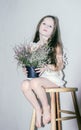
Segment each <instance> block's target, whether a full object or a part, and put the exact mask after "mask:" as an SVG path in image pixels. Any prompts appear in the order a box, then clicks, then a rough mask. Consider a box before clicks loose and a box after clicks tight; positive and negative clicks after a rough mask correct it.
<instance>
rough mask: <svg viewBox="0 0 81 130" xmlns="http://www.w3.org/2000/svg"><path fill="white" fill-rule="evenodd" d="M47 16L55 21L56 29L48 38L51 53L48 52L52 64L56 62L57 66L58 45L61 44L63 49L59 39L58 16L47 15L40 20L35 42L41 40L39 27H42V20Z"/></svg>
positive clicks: (60, 45)
mask: <svg viewBox="0 0 81 130" xmlns="http://www.w3.org/2000/svg"><path fill="white" fill-rule="evenodd" d="M45 18H52V19H53V21H54V29H53V32H52V35H51V37H50V38H49V39H48V47H49V48H50V49H49V53H48V58H50V60H51V64H54V65H55V66H57V59H56V48H57V46H59V47H61V49H63V47H62V44H61V43H60V42H59V41H58V23H57V18H56V17H55V16H52V15H47V16H44V17H43V18H42V19H41V20H40V21H39V23H38V25H37V29H36V33H35V36H34V39H33V42H36V43H37V42H38V41H39V40H40V37H39V28H40V25H41V23H42V21H43V20H44V19H45Z"/></svg>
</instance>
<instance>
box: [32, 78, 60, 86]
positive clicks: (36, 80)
mask: <svg viewBox="0 0 81 130" xmlns="http://www.w3.org/2000/svg"><path fill="white" fill-rule="evenodd" d="M30 82H31V84H32V85H34V83H35V84H37V85H38V86H42V87H43V88H54V87H58V86H57V85H56V84H55V83H53V82H51V81H50V80H48V79H47V78H43V77H40V78H34V79H32V80H30Z"/></svg>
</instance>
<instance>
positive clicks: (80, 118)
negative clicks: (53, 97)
mask: <svg viewBox="0 0 81 130" xmlns="http://www.w3.org/2000/svg"><path fill="white" fill-rule="evenodd" d="M71 94H72V99H73V104H74V109H75V113H76V116H77V123H78V128H79V130H81V117H80V113H79V108H78V104H77V98H76V94H75V92H71Z"/></svg>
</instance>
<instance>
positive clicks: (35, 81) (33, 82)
mask: <svg viewBox="0 0 81 130" xmlns="http://www.w3.org/2000/svg"><path fill="white" fill-rule="evenodd" d="M30 85H31V89H32V90H34V89H36V88H37V87H38V81H37V80H36V79H32V80H31V81H30Z"/></svg>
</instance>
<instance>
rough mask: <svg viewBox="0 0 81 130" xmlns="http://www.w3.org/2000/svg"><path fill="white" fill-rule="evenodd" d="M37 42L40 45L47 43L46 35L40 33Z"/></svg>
mask: <svg viewBox="0 0 81 130" xmlns="http://www.w3.org/2000/svg"><path fill="white" fill-rule="evenodd" d="M39 43H40V44H41V45H43V44H45V43H46V44H47V43H48V37H45V36H42V35H40V40H39Z"/></svg>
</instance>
